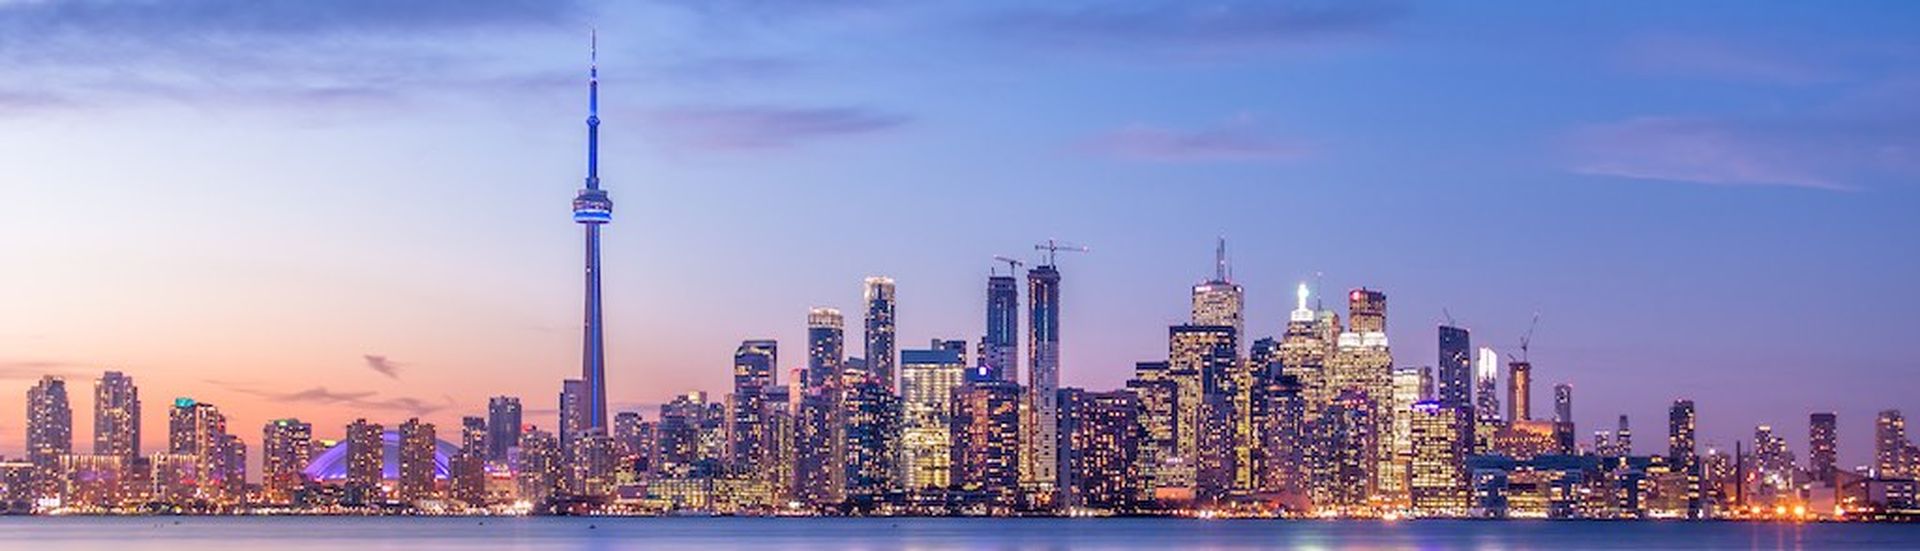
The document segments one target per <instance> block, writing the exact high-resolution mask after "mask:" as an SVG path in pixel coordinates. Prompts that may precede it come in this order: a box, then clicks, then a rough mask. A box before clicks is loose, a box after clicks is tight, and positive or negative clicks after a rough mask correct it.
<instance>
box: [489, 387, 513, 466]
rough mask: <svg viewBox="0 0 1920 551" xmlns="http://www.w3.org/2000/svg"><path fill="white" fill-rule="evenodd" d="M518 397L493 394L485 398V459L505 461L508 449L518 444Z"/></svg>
mask: <svg viewBox="0 0 1920 551" xmlns="http://www.w3.org/2000/svg"><path fill="white" fill-rule="evenodd" d="M520 413H521V412H520V399H519V398H516V397H513V396H494V397H492V398H488V399H487V460H488V461H493V462H499V463H505V462H506V461H507V453H508V451H509V450H512V449H513V448H516V447H519V446H520V430H521V419H520Z"/></svg>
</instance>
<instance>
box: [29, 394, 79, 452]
mask: <svg viewBox="0 0 1920 551" xmlns="http://www.w3.org/2000/svg"><path fill="white" fill-rule="evenodd" d="M70 453H73V408H71V407H70V406H69V403H68V402H67V381H66V380H65V379H62V378H59V377H55V376H52V375H48V376H45V377H41V378H40V382H39V383H36V384H34V385H33V387H32V388H29V389H27V459H28V460H30V461H32V462H33V465H34V467H35V468H36V469H42V470H44V471H42V472H47V473H51V472H53V468H54V467H55V466H57V465H58V464H59V461H60V456H62V455H66V454H70Z"/></svg>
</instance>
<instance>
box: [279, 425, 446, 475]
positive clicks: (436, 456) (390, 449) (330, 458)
mask: <svg viewBox="0 0 1920 551" xmlns="http://www.w3.org/2000/svg"><path fill="white" fill-rule="evenodd" d="M380 442H381V446H380V447H381V448H382V450H381V452H380V454H381V467H380V476H381V477H382V478H385V479H387V480H397V479H399V478H400V431H398V430H393V429H387V430H386V431H384V432H382V433H381V434H380ZM458 453H460V447H459V446H455V445H453V444H450V443H447V441H445V440H440V439H437V438H436V439H434V441H433V477H434V478H441V479H444V478H446V477H447V472H448V471H447V458H449V457H452V456H453V455H454V454H458ZM302 472H305V473H306V475H307V478H308V479H309V480H318V481H321V482H340V481H345V480H346V479H347V442H346V441H345V440H342V441H340V443H338V444H334V446H333V447H331V448H327V451H325V452H321V453H320V454H319V455H315V456H313V461H310V462H308V463H307V468H306V469H305V470H303V471H302Z"/></svg>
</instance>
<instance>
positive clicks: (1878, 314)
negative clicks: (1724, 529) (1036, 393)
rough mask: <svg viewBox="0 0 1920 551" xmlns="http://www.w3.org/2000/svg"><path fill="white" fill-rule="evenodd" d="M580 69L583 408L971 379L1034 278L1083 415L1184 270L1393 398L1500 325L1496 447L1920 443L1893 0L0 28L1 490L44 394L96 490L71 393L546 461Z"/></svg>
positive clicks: (562, 319) (212, 16)
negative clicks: (494, 412)
mask: <svg viewBox="0 0 1920 551" xmlns="http://www.w3.org/2000/svg"><path fill="white" fill-rule="evenodd" d="M590 28H597V29H598V33H599V45H600V51H599V60H600V69H601V75H602V80H601V87H602V97H601V100H600V101H601V110H602V112H601V115H600V116H601V118H602V120H603V124H602V127H601V138H602V156H601V159H602V161H601V167H600V170H601V176H602V181H603V183H604V187H605V188H606V189H608V190H609V191H610V193H611V195H612V198H613V200H614V203H615V219H614V222H613V223H612V224H610V225H608V226H606V227H605V229H604V247H605V253H604V254H605V286H606V291H605V295H606V301H607V303H606V305H607V330H608V341H609V352H608V370H607V371H608V379H609V385H610V400H611V402H612V403H613V407H614V408H615V409H616V410H620V409H639V410H641V411H643V412H644V413H645V414H646V415H647V416H648V417H653V416H654V414H655V411H654V409H653V407H654V406H653V404H658V403H660V402H663V401H666V400H668V399H670V398H671V397H672V396H674V395H676V394H679V393H683V392H687V391H690V390H705V391H708V392H710V393H713V395H714V396H715V397H716V398H717V397H718V396H719V395H721V394H723V393H724V392H725V389H726V388H727V385H728V380H729V377H728V376H729V368H730V361H731V360H730V357H731V354H732V351H733V349H734V347H735V346H736V345H737V344H738V343H739V341H741V340H743V339H750V338H776V339H779V340H780V342H781V343H782V344H783V345H784V346H783V348H784V350H783V352H784V353H783V354H782V355H781V357H780V364H781V366H782V367H783V368H787V369H791V368H795V367H799V366H800V365H802V363H803V361H804V354H803V351H804V345H803V342H804V341H803V339H804V334H805V325H804V323H805V316H806V312H807V309H808V308H809V307H813V306H832V307H838V308H841V309H842V310H844V311H847V312H849V313H850V314H851V313H853V312H856V311H858V310H857V307H858V304H859V301H860V293H861V280H862V279H863V278H864V277H866V276H869V275H887V276H891V277H893V278H894V279H895V280H897V281H898V285H899V291H898V293H899V294H898V296H899V312H898V320H899V335H900V338H899V342H900V343H901V346H902V347H903V348H905V347H920V346H923V343H926V342H927V341H928V340H929V339H932V338H936V337H937V338H965V339H969V340H977V339H978V338H979V336H980V334H981V332H982V331H983V327H984V307H983V304H982V303H983V301H984V295H985V290H984V287H985V276H986V275H987V274H988V271H989V270H990V269H992V268H994V267H995V266H996V265H997V264H996V263H995V262H994V261H993V256H994V255H1009V256H1015V257H1019V258H1025V259H1029V260H1032V259H1034V258H1035V254H1036V253H1035V251H1034V250H1033V245H1034V244H1035V243H1038V242H1041V241H1044V240H1046V239H1049V238H1057V239H1061V240H1065V241H1070V242H1073V243H1079V244H1083V245H1086V246H1088V247H1089V248H1091V252H1090V253H1086V254H1064V253H1063V256H1062V257H1061V259H1060V262H1059V264H1060V270H1061V272H1062V274H1063V280H1064V282H1063V291H1062V295H1063V299H1062V300H1063V303H1064V305H1063V314H1062V334H1063V353H1062V356H1063V360H1062V369H1061V378H1062V382H1063V384H1065V385H1070V386H1081V387H1087V388H1094V389H1106V388H1113V387H1117V386H1119V385H1120V384H1122V381H1124V380H1125V379H1126V378H1127V377H1128V376H1129V374H1130V371H1131V368H1132V365H1133V363H1134V362H1137V361H1146V360H1158V359H1164V358H1165V356H1166V327H1167V326H1168V325H1170V324H1176V323H1180V322H1182V321H1184V320H1185V319H1186V317H1187V315H1188V300H1189V297H1188V292H1189V286H1190V285H1191V284H1193V283H1196V282H1198V281H1200V280H1202V279H1205V278H1206V277H1207V276H1209V275H1211V272H1212V255H1213V249H1214V240H1215V239H1217V238H1220V237H1224V238H1226V239H1227V241H1228V247H1229V252H1230V255H1231V257H1232V263H1233V273H1234V277H1235V280H1236V281H1237V282H1239V283H1241V284H1243V285H1244V286H1245V287H1246V289H1247V293H1248V299H1247V300H1248V311H1247V328H1248V332H1249V333H1250V336H1252V337H1260V336H1268V335H1274V334H1278V333H1280V332H1281V331H1282V329H1283V326H1284V323H1285V319H1286V313H1287V311H1288V310H1289V309H1291V308H1292V304H1291V303H1292V296H1293V288H1294V286H1295V285H1297V284H1298V283H1300V282H1302V281H1306V282H1309V283H1311V284H1313V285H1315V287H1316V292H1318V293H1321V294H1324V295H1327V296H1330V297H1333V298H1332V300H1329V302H1328V306H1329V307H1335V308H1336V309H1338V310H1342V311H1344V309H1345V308H1344V305H1343V304H1340V301H1339V300H1338V298H1339V297H1340V296H1341V295H1342V293H1343V292H1344V291H1345V290H1346V289H1349V288H1353V287H1359V286H1366V287H1369V288H1374V289H1380V290H1382V291H1384V292H1385V293H1386V294H1387V295H1388V297H1389V307H1388V310H1389V311H1388V320H1389V321H1388V324H1389V335H1390V337H1391V339H1392V343H1393V353H1394V359H1395V363H1396V364H1397V365H1409V366H1413V365H1433V364H1435V363H1436V356H1437V353H1436V351H1435V343H1434V341H1435V333H1434V331H1435V330H1434V327H1435V326H1436V325H1437V324H1439V323H1441V322H1443V321H1444V320H1446V319H1447V317H1448V316H1451V317H1452V318H1453V319H1455V320H1457V322H1458V323H1459V324H1460V325H1463V326H1465V327H1468V328H1470V329H1471V330H1472V331H1473V342H1474V345H1475V346H1492V347H1495V348H1497V349H1499V350H1501V351H1502V353H1507V352H1515V351H1517V348H1518V343H1519V340H1520V338H1521V336H1522V335H1523V334H1524V333H1525V332H1526V331H1527V327H1528V323H1529V320H1531V319H1532V318H1533V316H1534V315H1535V314H1536V313H1537V314H1538V315H1539V319H1540V321H1539V325H1538V328H1537V331H1536V333H1535V336H1534V338H1533V345H1532V347H1531V359H1532V360H1533V363H1534V365H1535V368H1534V376H1535V379H1536V381H1537V383H1536V387H1535V393H1536V396H1541V397H1542V398H1540V399H1537V400H1536V402H1538V403H1540V405H1537V406H1536V411H1535V413H1536V415H1540V416H1545V415H1549V414H1550V409H1549V408H1550V407H1551V406H1550V405H1549V404H1550V396H1551V386H1552V385H1553V384H1556V383H1563V382H1564V383H1570V384H1572V385H1573V386H1574V388H1575V419H1576V421H1577V422H1578V423H1579V425H1580V431H1581V433H1582V434H1589V433H1590V432H1591V431H1592V430H1594V429H1603V428H1612V425H1613V422H1614V419H1615V417H1616V416H1618V415H1620V414H1627V415H1629V416H1631V418H1632V420H1633V423H1634V428H1635V432H1636V433H1637V434H1638V437H1637V439H1636V440H1637V443H1638V450H1637V451H1639V452H1641V453H1653V452H1656V451H1659V450H1660V449H1662V448H1663V444H1661V442H1663V441H1664V439H1663V437H1664V434H1665V422H1664V421H1665V419H1666V417H1665V413H1666V407H1667V405H1668V404H1669V403H1670V402H1671V401H1672V400H1674V399H1676V398H1681V397H1685V398H1691V399H1694V400H1695V401H1696V402H1697V403H1698V404H1699V406H1698V407H1699V419H1700V427H1701V431H1702V442H1703V443H1704V444H1706V445H1711V446H1717V447H1720V448H1722V449H1726V448H1731V447H1732V443H1733V442H1734V441H1735V440H1745V439H1750V438H1751V435H1752V432H1753V429H1754V427H1755V426H1756V425H1760V424H1770V425H1772V426H1773V427H1774V428H1775V430H1776V431H1778V432H1779V433H1781V434H1782V435H1784V436H1785V437H1786V438H1787V439H1788V442H1789V443H1790V445H1791V446H1792V449H1793V450H1795V452H1796V453H1797V454H1799V455H1801V456H1802V457H1803V458H1804V456H1805V453H1806V452H1805V450H1806V447H1805V435H1806V430H1807V428H1806V419H1807V414H1808V413H1809V412H1812V411H1834V412H1837V413H1838V414H1839V419H1840V424H1841V432H1840V437H1841V444H1840V446H1841V461H1842V464H1843V465H1846V466H1853V465H1858V464H1862V463H1865V462H1866V461H1868V460H1869V458H1870V453H1871V441H1870V438H1871V434H1872V433H1871V430H1872V422H1873V421H1872V419H1873V416H1874V414H1875V412H1877V411H1879V410H1881V409H1890V408H1900V409H1905V410H1907V411H1911V412H1915V413H1916V414H1920V401H1917V400H1916V396H1920V377H1915V373H1920V369H1917V368H1920V361H1916V360H1915V356H1914V351H1913V348H1912V346H1911V345H1910V344H1909V343H1910V342H1911V341H1909V340H1908V339H1910V338H1912V335H1914V334H1916V333H1917V332H1920V322H1916V321H1915V317H1914V316H1913V313H1914V312H1916V311H1920V290H1917V289H1916V287H1915V285H1913V284H1914V283H1915V282H1916V281H1920V254H1917V253H1920V249H1916V243H1920V216H1916V213H1920V208H1917V207H1920V186H1916V185H1915V180H1916V178H1920V102H1915V101H1914V98H1916V97H1920V5H1916V4H1913V3H1905V2H1864V1H1863V2H1822V3H1802V2H1745V1H1743V2H1718V1H1704V2H1683V3H1671V2H1634V1H1628V2H1445V3H1437V2H1395V1H1372V0H1362V1H1358V2H1332V1H1304V0H1302V1H1294V0H1282V1H1269V2H1232V1H1198V2H1194V1H1185V2H1182V1H1164V2H1162V1H1134V2H1080V1H1072V0H1068V1H1061V2H1046V3H1032V2H1018V1H1005V2H1000V1H980V2H905V1H889V0H807V1H761V0H713V1H648V2H592V1H580V0H477V1H472V0H403V1H388V0H336V1H331V2H305V1H296V0H255V1H243V0H173V1H169V2H150V1H140V0H124V1H108V0H73V1H38V0H27V1H22V0H0V258H4V259H5V261H4V263H3V264H0V454H9V455H11V454H18V453H19V451H20V450H21V449H22V447H23V442H22V440H23V438H24V436H23V426H24V423H25V421H24V416H23V413H24V409H25V408H24V398H25V393H26V389H27V388H28V387H29V386H30V385H32V384H33V382H34V381H35V380H36V379H38V378H39V377H41V376H43V375H57V376H63V377H65V378H66V379H67V381H68V384H69V385H70V388H69V393H70V395H71V397H72V404H73V407H74V410H75V421H76V423H75V425H76V430H75V435H76V444H78V445H77V446H76V447H77V448H79V449H81V450H86V449H90V442H89V439H90V436H91V434H92V433H91V417H92V415H91V409H92V403H93V400H92V397H91V389H92V381H93V380H94V379H95V378H97V377H98V376H99V373H100V372H101V371H104V370H108V369H113V370H120V371H123V372H126V373H127V374H129V375H131V376H132V377H133V378H134V379H135V381H136V382H137V383H138V384H139V386H140V390H141V393H142V397H143V399H144V401H145V410H146V411H145V417H146V419H145V427H144V428H145V433H146V434H145V441H146V444H147V449H148V450H154V449H159V448H160V446H162V445H163V442H164V438H165V434H164V430H165V423H166V421H165V416H166V409H165V408H166V404H167V403H169V401H170V400H171V398H173V397H176V396H191V397H195V398H197V399H199V400H201V401H204V402H211V403H214V404H217V405H219V406H220V407H221V408H222V409H223V410H224V411H226V412H227V414H228V416H229V419H230V421H229V427H230V430H232V431H233V432H234V433H236V434H238V435H240V436H241V437H242V438H243V439H244V440H246V441H248V442H249V443H251V444H253V445H255V446H256V449H257V445H258V441H259V440H258V439H259V435H260V432H259V429H258V427H260V426H262V425H263V424H264V423H265V422H266V421H267V420H269V419H275V418H281V417H298V418H301V419H304V420H307V421H310V422H312V423H314V425H315V430H316V432H317V433H318V435H319V436H321V437H326V438H337V437H338V436H339V435H340V434H341V433H342V432H343V427H344V425H345V424H346V423H347V422H349V421H351V420H352V419H353V418H356V417H366V418H368V419H371V420H374V421H378V422H384V423H387V424H390V425H392V424H398V423H399V422H401V421H403V420H405V419H406V418H408V417H412V416H420V417H422V418H424V419H426V420H428V421H432V422H436V423H439V424H441V426H443V427H452V426H457V421H458V418H459V417H460V416H462V415H475V414H481V413H482V412H483V410H484V408H485V403H486V397H488V396H490V395H497V394H510V395H517V396H521V397H522V399H523V400H524V401H525V404H526V408H527V409H528V411H529V421H530V422H533V423H537V424H541V425H543V426H551V425H552V424H553V411H554V407H555V402H556V398H557V394H558V393H559V389H560V380H561V379H563V378H566V377H570V376H577V374H578V373H579V346H580V336H579V320H580V308H581V288H582V282H581V277H580V262H581V256H582V251H581V248H582V247H581V240H582V239H581V229H580V228H579V227H577V226H576V225H575V224H573V223H572V222H571V220H570V216H569V204H570V200H571V199H572V196H573V194H574V193H575V191H576V190H577V188H578V187H580V186H581V178H582V176H583V175H584V172H585V166H584V165H585V152H584V150H585V141H586V138H585V126H584V122H583V119H584V117H585V109H586V82H585V80H586V78H585V77H586V65H587V45H588V32H589V29H590ZM850 319H857V317H852V316H850ZM852 325H854V326H856V327H857V325H858V324H857V323H853V324H852ZM857 338H858V332H857V330H854V331H850V332H849V342H857ZM850 352H851V353H852V354H854V355H859V354H860V352H859V350H858V347H853V348H852V349H851V350H850ZM782 375H783V377H784V376H785V374H784V373H783V374H782ZM1584 440H1585V437H1583V441H1584Z"/></svg>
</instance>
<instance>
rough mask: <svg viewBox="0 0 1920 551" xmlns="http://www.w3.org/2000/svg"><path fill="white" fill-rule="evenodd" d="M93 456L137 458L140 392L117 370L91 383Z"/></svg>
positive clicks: (130, 380) (138, 452) (131, 380)
mask: <svg viewBox="0 0 1920 551" xmlns="http://www.w3.org/2000/svg"><path fill="white" fill-rule="evenodd" d="M93 453H94V454H95V455H112V456H118V457H126V458H134V457H139V456H140V389H139V388H138V387H135V386H133V378H132V377H128V376H126V375H122V374H121V373H120V372H118V371H108V372H106V373H105V374H103V375H101V376H100V379H99V380H97V381H94V383H93Z"/></svg>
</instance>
